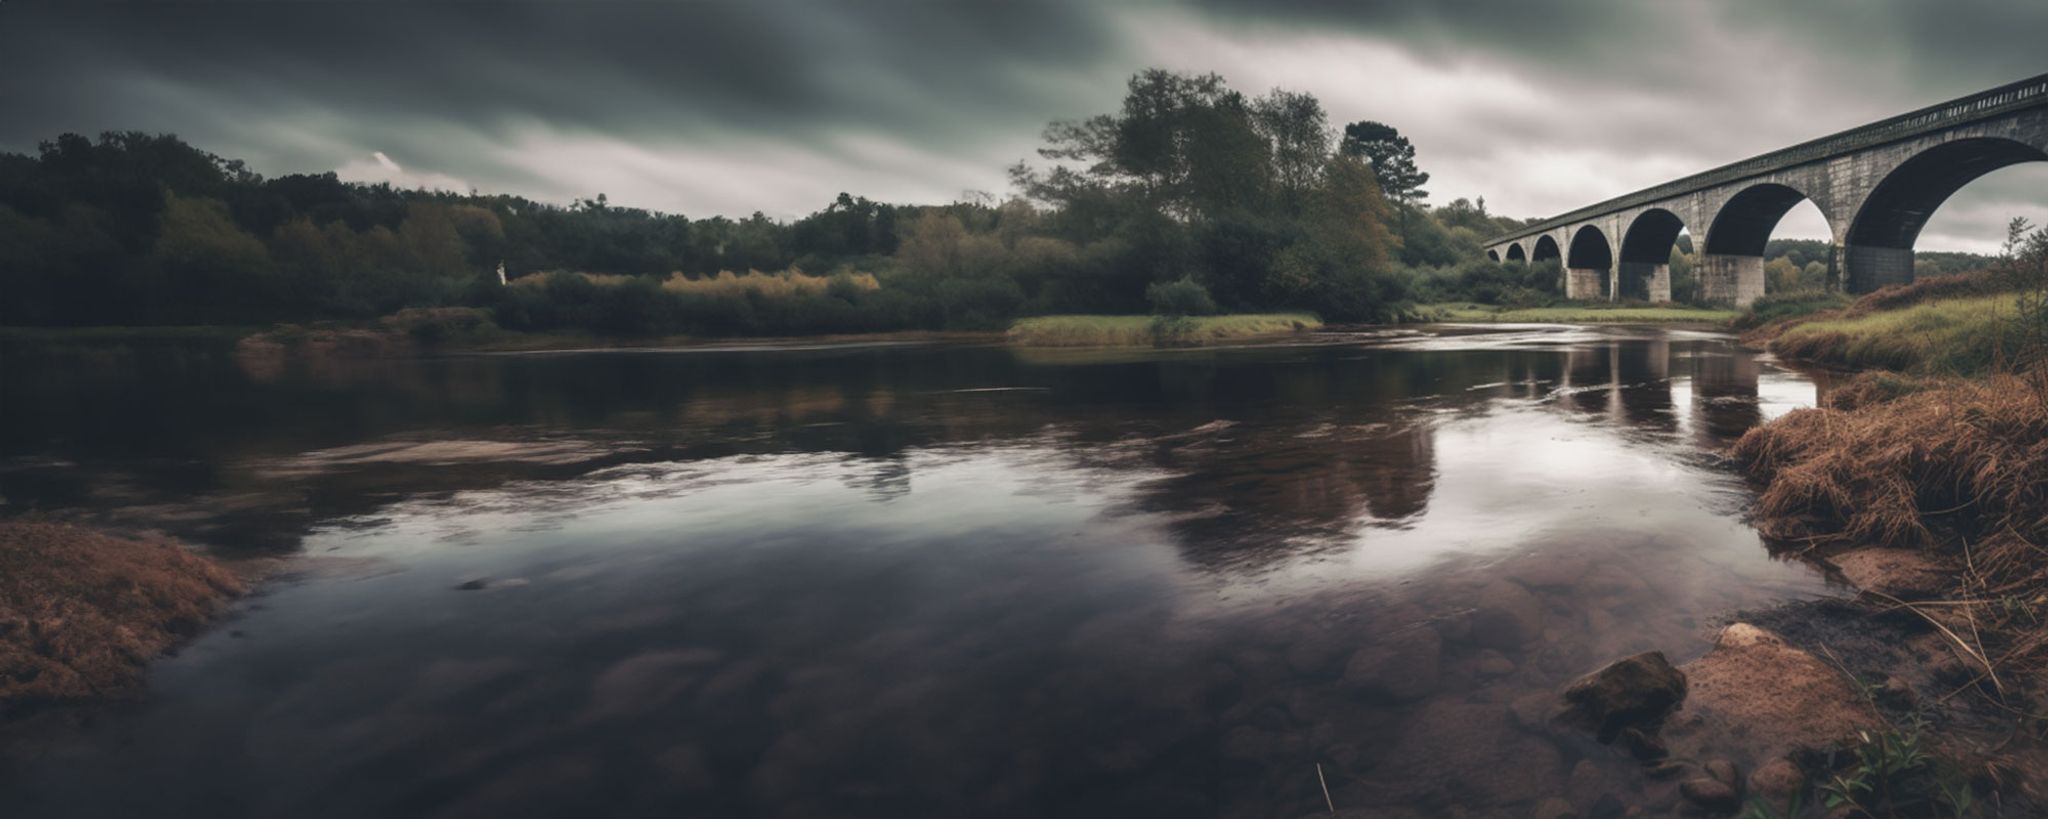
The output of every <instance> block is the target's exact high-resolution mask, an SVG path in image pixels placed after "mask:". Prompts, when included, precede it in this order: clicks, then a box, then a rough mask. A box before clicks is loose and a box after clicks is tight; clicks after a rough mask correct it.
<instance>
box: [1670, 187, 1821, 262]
mask: <svg viewBox="0 0 2048 819" xmlns="http://www.w3.org/2000/svg"><path fill="white" fill-rule="evenodd" d="M1808 198H1810V197H1808V196H1807V195H1806V194H1805V193H1804V192H1802V191H1800V190H1798V189H1797V188H1794V187H1792V186H1790V185H1781V184H1778V183H1776V182H1764V183H1760V184H1756V185H1751V186H1749V187H1747V188H1743V189H1742V191H1741V192H1740V193H1737V194H1735V195H1734V196H1731V197H1729V198H1728V201H1727V203H1726V204H1723V205H1722V206H1721V209H1720V210H1719V211H1718V212H1716V213H1715V214H1714V219H1713V221H1712V222H1711V223H1710V224H1709V225H1708V226H1707V236H1706V243H1705V246H1704V247H1702V248H1701V249H1700V252H1702V253H1713V254H1718V255H1724V256H1762V255H1764V245H1766V244H1769V243H1770V241H1771V231H1772V230H1773V229H1775V228H1777V226H1778V223H1779V222H1780V221H1783V220H1784V218H1785V214H1787V213H1790V212H1792V209H1793V208H1795V207H1798V206H1799V203H1801V202H1804V201H1806V200H1807V199H1808ZM1821 218H1823V219H1827V220H1828V221H1829V223H1830V226H1832V223H1833V222H1834V219H1833V218H1831V217H1830V215H1829V214H1828V212H1827V211H1825V210H1823V211H1821Z"/></svg>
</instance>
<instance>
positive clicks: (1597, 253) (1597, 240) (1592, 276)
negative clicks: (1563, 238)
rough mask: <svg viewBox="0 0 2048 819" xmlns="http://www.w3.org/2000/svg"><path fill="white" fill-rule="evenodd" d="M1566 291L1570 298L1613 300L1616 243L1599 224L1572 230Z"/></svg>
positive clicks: (1567, 258)
mask: <svg viewBox="0 0 2048 819" xmlns="http://www.w3.org/2000/svg"><path fill="white" fill-rule="evenodd" d="M1564 266H1565V274H1564V292H1565V296H1566V297H1567V298H1574V299H1596V298H1597V299H1606V298H1612V294H1613V286H1612V285H1611V284H1610V283H1609V281H1608V278H1609V275H1608V274H1609V271H1611V270H1613V268H1614V244H1613V243H1612V242H1609V241H1608V240H1607V233H1606V232H1605V231H1602V230H1601V229H1600V228H1599V227H1598V226H1596V225H1581V226H1580V227H1579V228H1578V229H1577V230H1574V231H1572V234H1571V242H1570V246H1569V247H1568V248H1566V249H1565V257H1564Z"/></svg>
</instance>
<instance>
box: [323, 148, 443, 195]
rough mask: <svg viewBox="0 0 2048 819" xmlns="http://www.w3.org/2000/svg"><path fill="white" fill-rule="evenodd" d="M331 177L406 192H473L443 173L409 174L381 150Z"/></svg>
mask: <svg viewBox="0 0 2048 819" xmlns="http://www.w3.org/2000/svg"><path fill="white" fill-rule="evenodd" d="M334 175H335V176H338V177H340V178H341V180H342V181H344V182H361V183H364V184H368V185H374V184H377V183H379V182H388V183H390V184H391V186H392V187H394V188H403V189H405V190H429V191H453V192H455V193H468V192H470V190H471V189H472V187H473V186H471V185H470V184H469V183H468V182H464V181H462V180H461V179H459V178H456V177H454V176H450V175H448V174H444V173H433V172H430V171H429V172H421V171H408V170H406V169H405V167H404V166H402V165H399V164H398V162H397V161H396V160H393V159H392V158H391V157H390V156H387V155H385V153H384V152H383V151H371V152H370V158H369V159H351V160H349V161H348V162H345V163H342V165H341V167H339V168H335V169H334Z"/></svg>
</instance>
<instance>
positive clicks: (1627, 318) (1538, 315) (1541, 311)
mask: <svg viewBox="0 0 2048 819" xmlns="http://www.w3.org/2000/svg"><path fill="white" fill-rule="evenodd" d="M1416 315H1417V317H1418V318H1420V319H1422V320H1424V321H1457V322H1473V321H1486V322H1506V323H1518V324H1599V323H1622V324H1650V323H1665V322H1670V323H1685V324H1724V323H1727V322H1729V321H1731V320H1733V319H1734V318H1735V317H1736V315H1737V313H1736V311H1734V310H1717V309H1710V308H1705V307H1684V306H1677V305H1669V306H1663V307H1648V306H1634V305H1614V306H1609V305H1601V304H1581V305H1567V306H1561V307H1498V306H1493V305H1485V304H1469V303H1456V302H1453V303H1446V304H1428V305H1423V306H1422V307H1419V308H1417V309H1416Z"/></svg>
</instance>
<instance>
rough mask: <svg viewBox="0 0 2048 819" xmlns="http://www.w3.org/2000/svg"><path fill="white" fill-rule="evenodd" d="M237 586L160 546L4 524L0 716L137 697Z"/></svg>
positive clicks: (0, 532) (177, 550) (0, 525)
mask: <svg viewBox="0 0 2048 819" xmlns="http://www.w3.org/2000/svg"><path fill="white" fill-rule="evenodd" d="M242 590H243V587H242V583H241V581H239V580H238V579H237V578H236V577H235V576H234V575H233V574H232V573H230V572H229V571H228V570H227V569H225V568H222V567H221V566H220V565H219V564H217V563H215V562H213V561H212V560H209V559H207V558H205V557H201V556H200V555H198V554H196V553H194V552H192V551H191V550H190V549H188V548H186V547H184V546H182V545H180V544H179V543H178V542H176V541H174V540H171V539H169V538H165V537H162V536H155V535H148V536H141V537H135V538H125V537H117V536H114V535H110V534H107V533H104V532H100V531H96V530H93V529H88V528H85V527H81V526H73V525H69V524H61V523H46V522H41V521H34V520H25V521H24V520H17V521H7V522H0V714H5V713H6V712H7V711H8V710H10V709H13V708H18V707H20V706H24V705H29V704H35V703H48V702H71V701H80V700H87V699H95V698H101V697H109V696H121V695H125V694H130V693H133V692H134V691H135V690H136V688H137V686H138V685H139V684H140V681H141V674H142V669H143V666H144V664H145V663H147V662H148V661H149V660H150V659H151V658H153V657H155V656H156V655H158V654H161V653H162V652H163V651H164V650H165V649H168V648H170V647H171V645H172V644H174V643H175V642H177V641H178V640H179V639H180V638H183V637H185V636H188V635H190V634H192V633H193V632H194V631H196V630H197V629H198V628H199V626H200V625H202V624H204V623H205V622H206V621H207V620H208V619H211V618H212V617H213V615H214V614H216V613H217V612H218V611H219V610H220V607H221V605H222V604H223V603H224V602H225V601H226V599H227V598H229V597H231V596H233V595H236V594H239V593H241V591H242Z"/></svg>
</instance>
